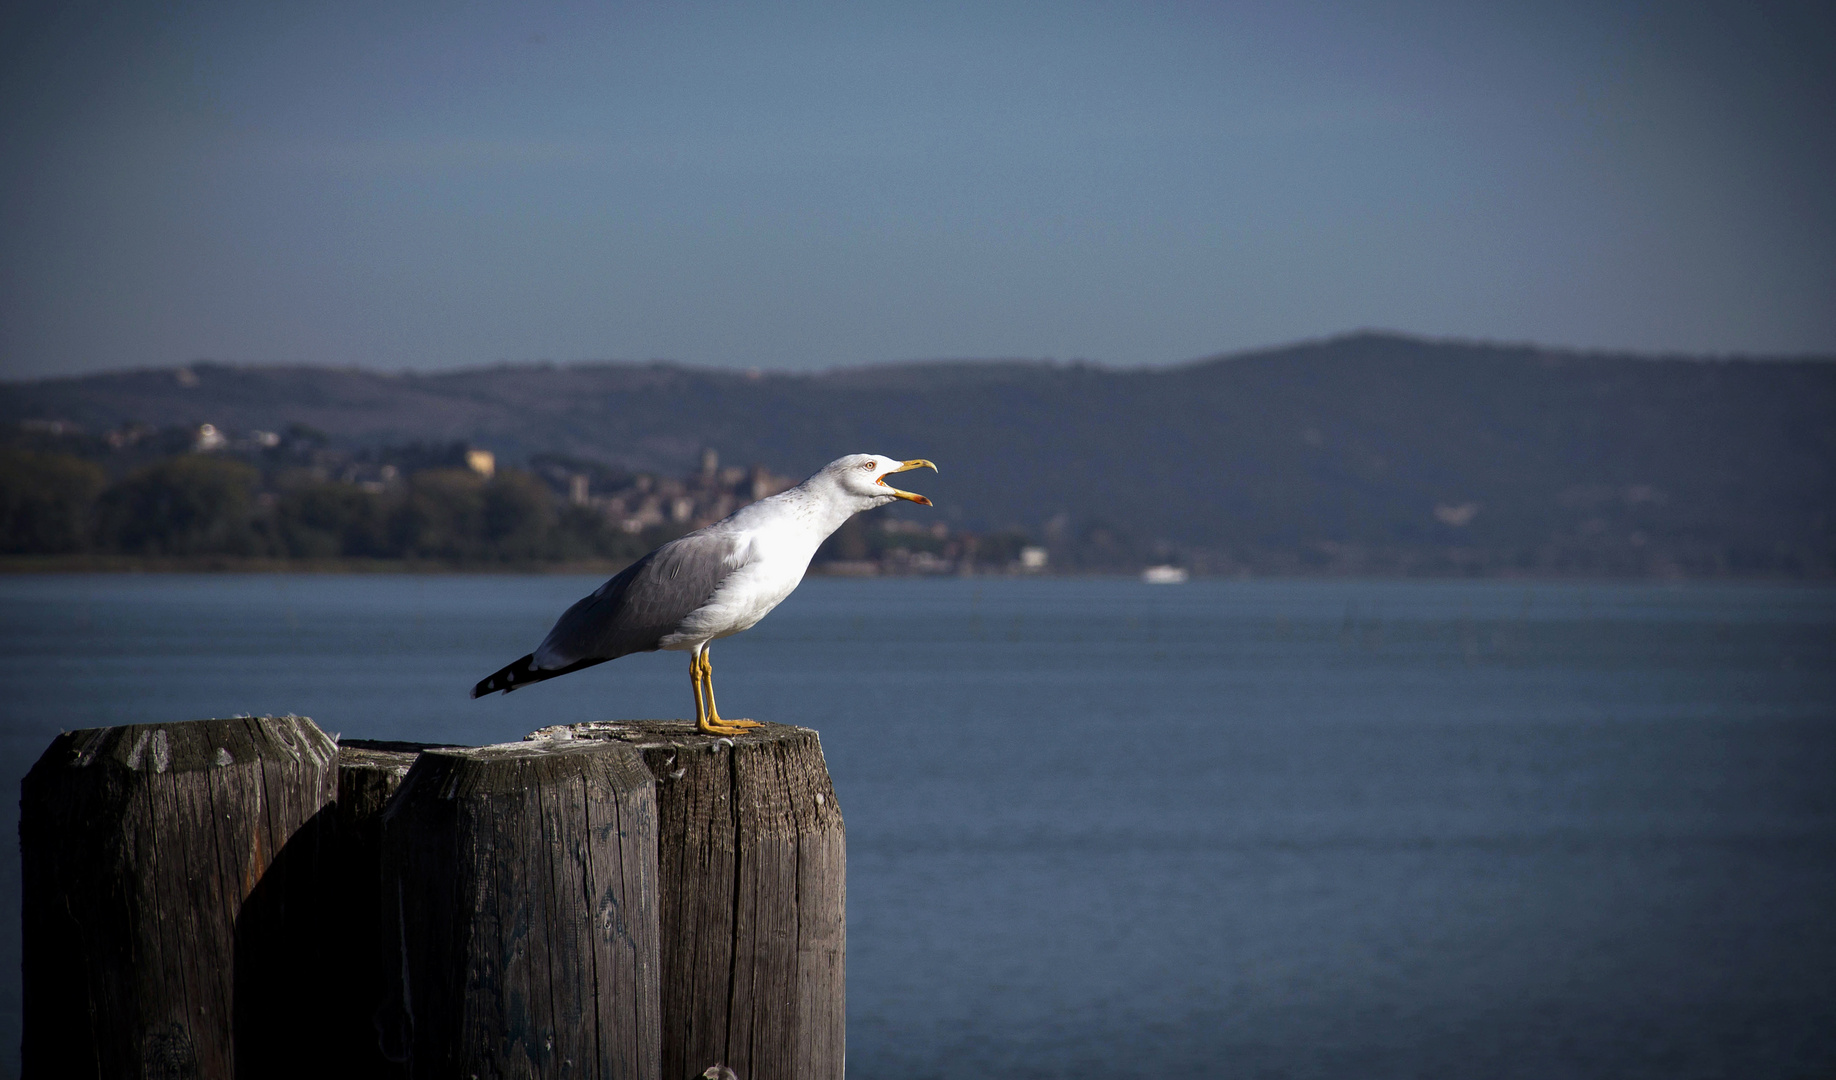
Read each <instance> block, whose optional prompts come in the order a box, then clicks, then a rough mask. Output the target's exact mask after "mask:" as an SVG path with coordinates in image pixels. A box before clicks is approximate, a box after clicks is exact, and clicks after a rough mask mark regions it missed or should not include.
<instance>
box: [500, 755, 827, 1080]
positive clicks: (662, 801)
mask: <svg viewBox="0 0 1836 1080" xmlns="http://www.w3.org/2000/svg"><path fill="white" fill-rule="evenodd" d="M538 737H542V738H548V739H554V738H556V737H562V738H568V739H575V740H597V741H611V742H619V743H623V744H625V745H629V746H632V747H634V748H635V749H637V750H639V751H641V752H642V754H643V756H644V762H645V764H647V765H648V766H649V768H650V770H651V773H652V775H653V776H655V777H656V784H657V787H656V791H657V795H656V798H657V820H658V837H657V858H658V864H659V870H658V886H659V889H660V894H659V898H658V900H659V912H660V923H661V926H660V929H661V935H662V950H663V952H662V956H663V968H662V994H663V1001H662V1020H663V1076H664V1077H665V1078H666V1080H687V1078H690V1077H701V1076H703V1075H704V1074H705V1073H707V1071H708V1070H710V1069H715V1068H717V1067H725V1068H727V1069H730V1070H732V1072H733V1073H734V1074H735V1075H736V1076H737V1077H738V1078H739V1080H804V1078H810V1080H841V1077H842V1073H843V1066H844V1059H845V1051H846V1030H847V1013H846V1002H847V987H846V961H847V838H846V831H845V828H844V825H843V821H842V814H841V807H840V806H839V805H837V803H836V801H835V790H834V787H833V786H832V785H831V783H830V780H829V771H828V766H827V764H826V763H825V762H824V760H823V756H822V743H821V740H820V739H819V738H818V736H817V734H816V732H814V731H811V730H809V729H807V728H799V727H790V726H787V725H783V724H766V725H764V726H763V727H761V728H759V729H756V730H755V731H754V732H753V733H751V734H747V735H742V736H738V737H735V738H715V737H711V736H705V735H701V734H699V733H697V732H696V731H695V730H694V726H693V725H692V724H688V723H685V722H681V721H661V720H645V721H620V722H608V723H591V724H575V725H569V726H564V727H556V728H547V729H544V730H543V731H541V732H537V733H536V734H535V735H532V736H531V738H532V739H534V738H538Z"/></svg>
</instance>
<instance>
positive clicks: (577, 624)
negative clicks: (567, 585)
mask: <svg viewBox="0 0 1836 1080" xmlns="http://www.w3.org/2000/svg"><path fill="white" fill-rule="evenodd" d="M736 548H737V544H736V543H735V542H734V540H733V538H732V537H730V536H727V535H725V534H723V533H710V532H706V531H701V532H692V533H689V534H688V535H687V536H684V537H682V538H681V539H678V540H671V541H670V542H669V543H667V544H664V545H663V546H662V547H660V548H658V549H657V550H655V551H653V552H651V553H650V554H648V555H646V556H644V557H643V558H642V559H639V560H638V561H637V562H634V563H632V564H631V565H630V566H627V567H626V568H625V569H623V570H621V571H620V572H619V573H618V575H617V576H616V577H614V578H612V580H610V581H608V582H606V583H605V584H604V585H601V586H600V587H599V588H598V589H597V590H595V591H594V592H593V594H592V595H591V596H588V597H586V598H584V599H582V600H581V601H580V602H579V603H577V604H575V605H574V606H573V607H571V608H568V609H567V611H566V612H564V613H563V614H562V616H561V618H560V619H558V620H556V622H555V628H554V629H553V630H550V631H549V632H548V636H547V637H546V638H543V639H542V644H541V645H540V646H538V647H537V648H536V651H535V665H536V667H538V668H540V669H543V670H553V669H555V668H563V667H568V666H570V665H574V664H578V663H580V662H581V661H583V660H612V659H615V658H617V657H620V656H624V655H626V654H628V653H634V652H650V651H652V650H654V649H655V648H656V647H657V644H658V643H659V642H660V641H662V640H663V638H665V637H667V636H668V635H669V634H671V633H672V632H674V631H675V629H676V628H677V627H678V626H680V625H682V620H684V619H686V618H688V617H689V615H690V614H691V613H692V612H694V611H695V609H697V608H699V607H700V606H701V605H703V604H705V603H707V602H708V599H709V597H712V596H713V595H714V590H716V589H718V588H720V583H721V582H722V581H724V580H726V577H727V575H728V574H731V573H732V572H733V570H734V568H733V566H732V565H731V562H730V557H731V556H732V554H733V553H734V551H735V550H736Z"/></svg>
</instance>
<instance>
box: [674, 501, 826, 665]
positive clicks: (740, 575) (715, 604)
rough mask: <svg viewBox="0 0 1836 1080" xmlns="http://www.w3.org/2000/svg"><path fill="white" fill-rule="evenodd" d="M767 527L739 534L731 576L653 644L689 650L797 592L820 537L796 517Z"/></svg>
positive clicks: (753, 618)
mask: <svg viewBox="0 0 1836 1080" xmlns="http://www.w3.org/2000/svg"><path fill="white" fill-rule="evenodd" d="M755 505H756V504H755ZM734 524H735V525H736V526H739V527H741V528H743V526H744V525H745V524H748V523H747V522H744V521H739V520H736V521H735V522H734ZM770 524H771V526H772V527H769V528H762V529H744V530H743V531H742V532H741V537H742V538H743V539H742V542H741V543H738V544H736V545H735V549H734V555H733V558H732V560H731V561H732V562H733V563H734V570H733V573H731V574H729V575H728V576H727V578H726V580H725V581H722V582H721V584H720V588H718V589H716V590H715V591H714V595H713V596H712V597H710V598H709V599H708V602H707V603H705V604H703V605H701V607H699V608H696V609H695V610H694V611H693V612H691V613H690V614H689V616H688V617H687V618H686V619H683V620H682V623H681V624H680V625H679V626H678V627H677V628H676V631H675V632H674V633H672V634H670V635H669V636H668V637H665V638H664V639H663V640H662V641H661V642H659V645H660V647H662V648H665V649H678V650H686V649H693V648H694V647H695V646H697V645H699V644H701V643H702V642H704V641H712V640H713V639H715V638H722V637H726V636H728V635H729V634H737V633H739V632H740V631H741V630H746V629H749V628H750V627H752V626H753V625H754V624H756V623H757V622H758V621H759V620H760V619H763V618H764V617H765V616H766V615H767V614H768V613H769V612H770V611H771V609H772V608H775V607H777V606H778V605H779V604H780V603H782V602H783V600H784V598H785V597H787V596H789V595H790V594H791V593H792V591H794V590H795V589H796V588H797V585H798V584H799V583H800V582H802V581H803V574H804V571H805V570H808V569H809V565H810V559H812V558H813V557H815V555H816V549H817V548H818V547H820V546H821V544H822V540H823V537H822V536H819V535H816V534H815V533H814V531H813V530H812V529H810V528H808V527H805V526H804V523H803V522H801V521H800V520H798V519H796V518H788V517H781V518H779V519H777V520H775V521H772V522H771V523H770ZM736 531H739V530H736Z"/></svg>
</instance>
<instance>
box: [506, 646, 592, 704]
mask: <svg viewBox="0 0 1836 1080" xmlns="http://www.w3.org/2000/svg"><path fill="white" fill-rule="evenodd" d="M607 659H609V658H608V657H591V658H589V659H586V660H578V661H575V662H574V663H572V664H569V665H567V666H566V667H560V668H546V669H544V668H539V667H536V666H535V653H530V654H529V655H528V656H525V657H523V658H522V659H521V660H517V661H514V662H512V663H509V664H505V665H504V666H503V667H501V668H498V669H497V670H496V671H494V672H492V673H491V674H490V675H487V676H485V678H484V679H482V680H481V681H480V682H479V683H478V685H477V686H474V687H472V696H473V697H475V698H481V697H484V696H485V695H486V694H495V693H497V692H498V691H500V690H501V691H503V692H504V693H506V694H508V693H509V692H510V691H512V690H520V689H522V688H523V687H525V686H528V685H529V684H530V683H539V682H542V681H543V680H544V679H552V678H554V677H555V676H556V675H566V674H567V673H568V672H570V671H579V670H580V669H581V668H583V667H592V666H593V665H594V664H603V663H605V662H606V660H607Z"/></svg>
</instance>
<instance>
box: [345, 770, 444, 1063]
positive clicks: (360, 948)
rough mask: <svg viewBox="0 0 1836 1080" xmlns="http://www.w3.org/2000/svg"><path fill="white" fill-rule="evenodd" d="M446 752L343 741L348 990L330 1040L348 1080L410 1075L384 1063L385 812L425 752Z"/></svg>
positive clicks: (346, 967) (385, 1061)
mask: <svg viewBox="0 0 1836 1080" xmlns="http://www.w3.org/2000/svg"><path fill="white" fill-rule="evenodd" d="M442 745H445V744H440V743H413V742H381V741H374V740H369V739H342V740H340V741H339V743H338V853H339V860H338V873H337V876H336V884H335V887H336V890H337V901H336V907H335V908H334V909H332V910H331V911H330V912H329V913H328V914H330V916H331V917H332V918H333V919H334V920H335V924H334V925H335V932H336V936H337V941H338V955H337V959H336V966H337V970H338V972H339V977H340V980H341V981H340V985H339V986H337V987H336V988H335V989H334V991H333V998H332V1001H331V1002H330V1004H331V1005H332V1006H333V1008H334V1010H335V1012H336V1017H335V1019H334V1022H333V1023H332V1024H331V1026H330V1028H329V1030H327V1031H326V1032H325V1033H324V1037H325V1038H327V1039H330V1040H333V1041H334V1042H335V1043H336V1044H337V1045H338V1048H339V1049H338V1054H337V1056H338V1060H339V1061H340V1063H341V1065H340V1068H339V1071H338V1075H339V1076H340V1077H341V1078H342V1080H399V1078H401V1077H405V1076H407V1075H408V1073H407V1069H406V1068H405V1067H404V1066H403V1065H402V1064H401V1063H399V1062H394V1061H390V1060H389V1059H388V1058H386V1057H385V1056H384V1055H383V1052H382V1047H381V1044H380V1041H379V1033H378V1031H377V1015H378V1013H380V1012H381V1010H382V1007H383V1003H384V1000H385V997H386V994H387V988H388V985H389V980H388V979H387V977H386V969H385V967H384V963H383V960H384V957H383V952H382V940H383V938H382V919H381V916H382V881H383V865H382V860H383V853H382V819H383V810H384V808H386V807H387V806H388V804H389V800H390V799H391V798H393V797H394V796H395V792H396V790H397V789H398V788H400V787H401V784H402V780H403V778H404V777H406V776H407V775H408V770H409V768H410V767H411V766H412V765H413V764H414V761H415V758H417V757H419V756H420V754H421V752H422V751H423V750H432V749H437V748H439V747H440V746H442Z"/></svg>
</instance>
